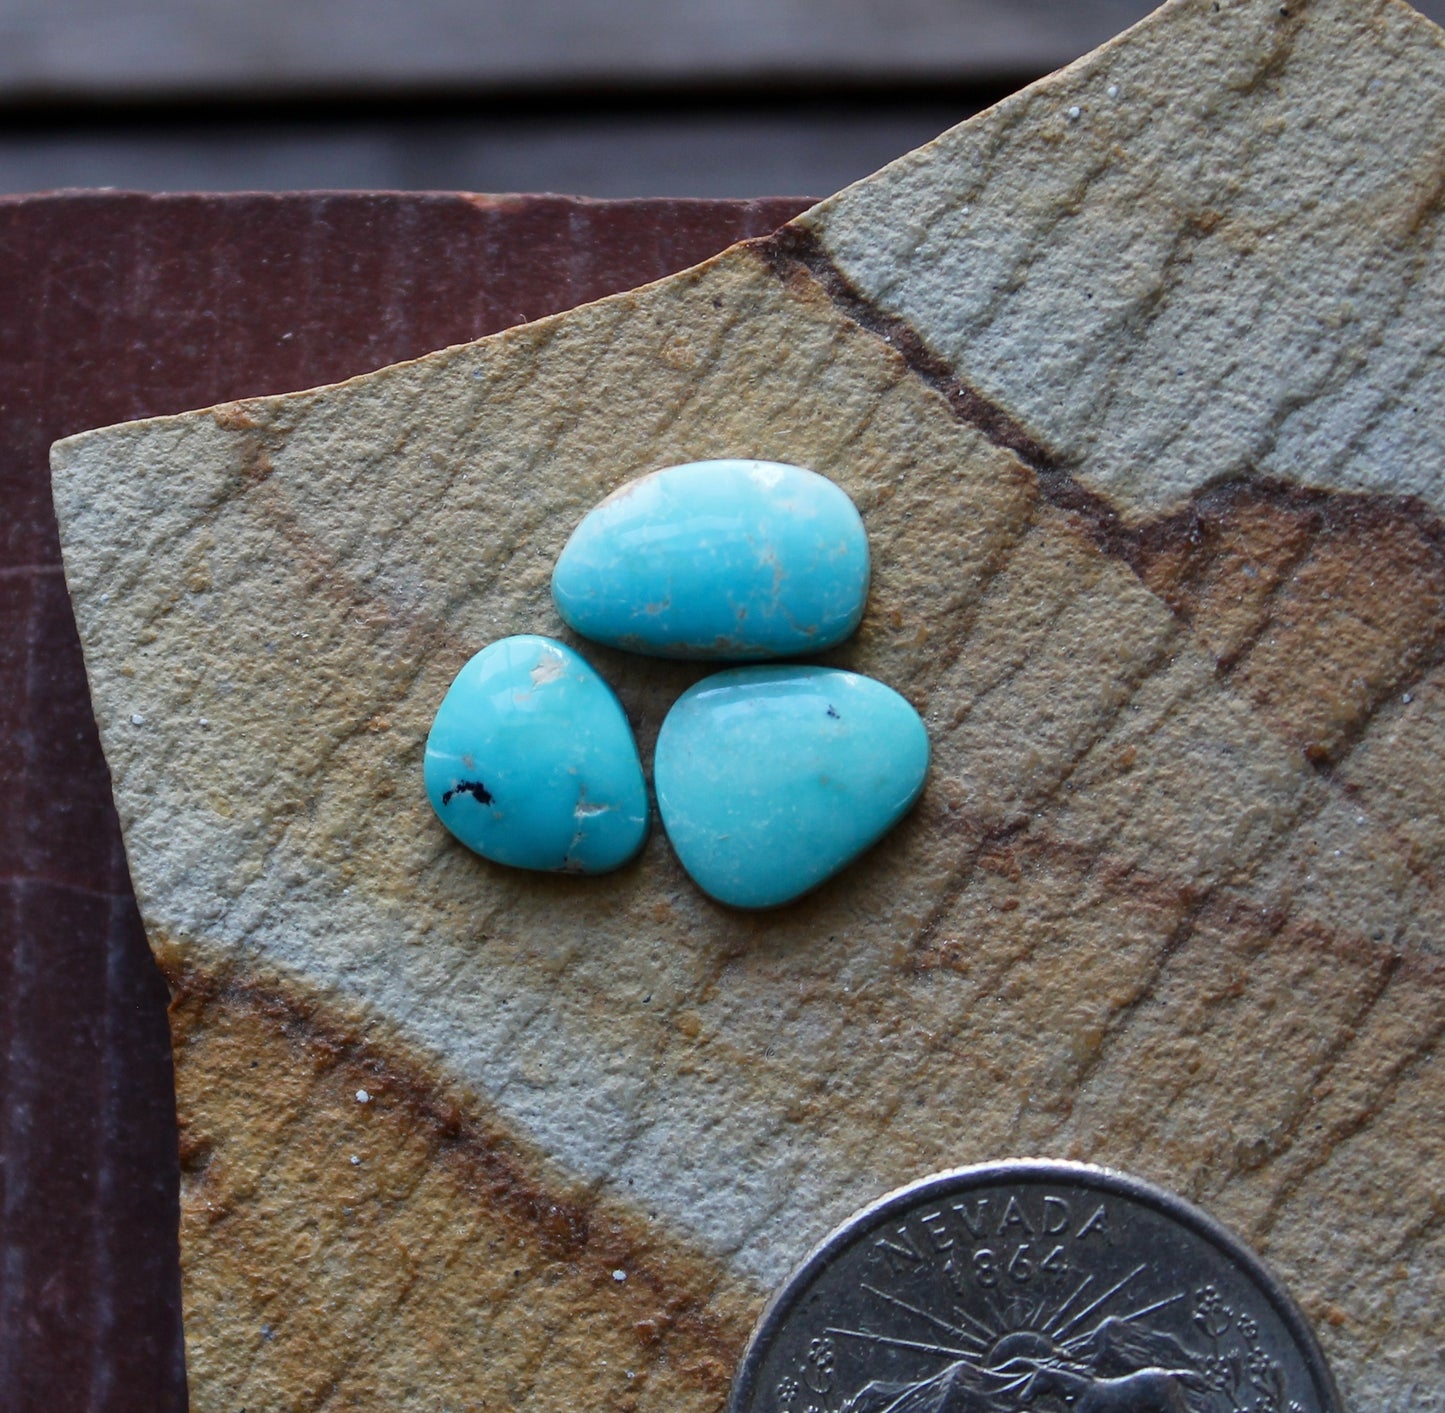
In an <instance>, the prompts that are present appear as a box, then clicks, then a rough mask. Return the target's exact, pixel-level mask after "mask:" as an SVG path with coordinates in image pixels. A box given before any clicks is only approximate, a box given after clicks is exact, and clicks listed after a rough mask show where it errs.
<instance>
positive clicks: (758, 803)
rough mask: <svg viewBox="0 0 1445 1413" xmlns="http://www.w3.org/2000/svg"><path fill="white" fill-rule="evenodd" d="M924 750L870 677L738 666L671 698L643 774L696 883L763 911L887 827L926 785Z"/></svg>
mask: <svg viewBox="0 0 1445 1413" xmlns="http://www.w3.org/2000/svg"><path fill="white" fill-rule="evenodd" d="M928 759H929V747H928V733H927V731H926V729H925V728H924V725H923V722H922V720H921V719H920V718H919V715H918V713H917V712H916V711H914V709H913V707H912V706H910V705H909V703H908V702H907V701H905V700H904V699H903V698H902V697H901V696H899V695H898V693H897V692H895V691H894V690H893V689H892V688H891V687H886V686H884V685H883V683H881V682H876V681H874V680H873V679H872V678H871V677H863V676H860V675H859V674H858V673H855V672H844V671H841V670H838V669H835V668H825V667H799V666H787V667H783V666H768V667H740V668H734V669H732V670H730V671H726V672H719V673H717V674H715V675H714V676H711V677H707V678H705V679H704V680H703V681H701V682H699V683H697V684H696V685H695V686H693V687H691V688H689V689H688V691H686V692H684V693H683V695H682V696H681V697H680V698H679V699H678V700H677V702H676V704H675V705H674V706H673V708H672V710H671V711H670V712H669V713H668V715H667V719H666V720H665V721H664V722H663V724H662V730H661V732H660V734H659V736H658V740H657V757H656V760H655V763H654V769H653V780H654V784H655V786H656V790H657V803H658V807H659V809H660V810H661V813H662V822H663V825H664V826H665V827H666V829H667V835H668V838H669V839H670V840H671V841H672V845H673V848H674V849H675V850H676V851H677V855H678V857H679V858H680V859H681V860H682V863H683V866H684V867H685V868H686V869H687V871H688V873H689V874H690V875H691V876H692V878H693V880H694V882H696V883H697V885H698V886H699V887H700V888H702V889H703V891H704V892H706V893H708V894H710V895H711V896H712V897H714V898H716V899H717V900H718V901H719V902H723V903H729V904H731V905H732V906H734V907H739V908H769V907H776V906H778V905H779V904H782V903H786V902H789V901H790V900H791V899H793V898H796V897H799V896H800V895H801V894H803V893H806V892H808V891H809V890H810V889H812V888H815V887H817V886H818V884H820V883H822V882H823V881H824V880H825V879H827V878H829V877H831V876H832V875H833V874H835V873H836V872H838V870H839V869H841V868H842V867H843V866H844V865H845V864H847V863H848V862H849V861H850V860H852V859H854V858H856V857H857V856H858V855H859V854H860V853H862V852H863V851H864V850H865V849H867V848H868V847H869V845H871V844H873V843H875V842H876V841H877V840H878V839H879V838H881V837H882V836H883V835H884V834H886V833H887V832H888V830H889V829H891V828H892V827H893V825H894V824H896V823H897V822H898V820H899V819H900V818H901V817H902V816H903V815H904V814H905V813H906V812H907V811H908V809H909V807H910V806H911V805H912V804H913V802H914V801H915V800H916V799H917V798H918V795H919V793H920V792H921V791H922V789H923V783H924V778H925V776H926V775H927V773H928Z"/></svg>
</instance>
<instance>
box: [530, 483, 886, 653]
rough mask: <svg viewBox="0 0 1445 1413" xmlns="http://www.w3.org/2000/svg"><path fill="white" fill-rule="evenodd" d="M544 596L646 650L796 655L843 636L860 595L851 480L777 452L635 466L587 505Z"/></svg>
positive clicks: (615, 638)
mask: <svg viewBox="0 0 1445 1413" xmlns="http://www.w3.org/2000/svg"><path fill="white" fill-rule="evenodd" d="M552 597H553V599H554V600H555V602H556V604H557V611H558V612H559V613H560V614H561V615H562V617H563V619H564V620H565V621H566V622H567V624H568V625H569V626H570V627H571V628H573V629H574V630H575V631H576V632H578V633H581V634H582V635H583V636H584V637H588V638H592V639H594V640H596V641H597V642H600V643H609V644H611V645H612V646H613V647H617V648H626V649H628V650H629V651H632V652H638V653H647V654H650V655H651V656H654V657H672V658H711V659H718V658H734V659H759V658H775V657H796V656H798V655H800V654H803V653H813V652H819V651H821V650H822V649H824V648H827V647H831V646H832V645H833V644H834V643H838V642H841V641H842V640H843V639H844V638H846V637H848V635H849V634H851V633H852V632H853V630H854V629H855V628H857V626H858V622H859V620H860V619H861V618H862V616H863V607H864V603H865V601H866V599H867V597H868V537H867V535H866V533H865V532H864V529H863V521H862V519H861V518H860V516H859V514H858V510H857V507H855V506H854V504H853V502H852V501H851V500H850V499H849V498H848V496H847V494H846V492H844V491H843V490H842V489H841V488H840V487H838V486H836V485H834V483H833V482H832V481H830V480H828V479H827V478H826V477H824V476H820V475H818V474H817V472H815V471H808V470H805V469H804V468H803V467H800V466H787V465H784V464H783V463H781V462H776V461H694V462H689V463H688V464H687V465H685V466H672V467H668V468H667V469H666V470H663V471H654V472H652V473H651V474H650V475H647V476H640V477H639V478H638V479H637V480H635V481H629V482H628V483H627V484H626V485H625V486H622V487H621V488H620V489H619V490H616V491H614V492H613V493H612V494H611V495H610V496H608V497H607V499H606V500H604V501H603V502H602V503H601V504H600V505H599V506H597V507H596V508H595V509H593V510H592V511H591V512H589V513H588V515H587V516H586V517H585V518H584V519H583V521H582V523H581V524H580V525H578V527H577V529H576V530H575V531H574V532H573V534H572V537H571V539H569V540H568V541H567V544H566V546H565V547H564V548H563V550H562V554H561V556H560V558H559V559H558V560H557V566H556V569H555V571H554V572H553V575H552Z"/></svg>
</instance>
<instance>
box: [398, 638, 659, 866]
mask: <svg viewBox="0 0 1445 1413" xmlns="http://www.w3.org/2000/svg"><path fill="white" fill-rule="evenodd" d="M423 771H424V775H425V780H426V792H427V797H428V798H429V799H430V800H431V803H432V808H433V809H434V810H436V812H437V817H438V818H439V819H440V820H441V822H442V823H443V824H445V825H446V827H447V828H448V829H450V830H451V832H452V833H453V834H455V835H456V837H457V838H458V839H460V840H461V841H462V843H463V844H465V845H466V846H467V847H468V848H469V849H474V850H475V851H476V852H477V853H479V854H481V855H483V857H485V858H489V859H492V860H493V861H494V862H496V863H503V864H512V865H514V866H515V867H517V868H534V869H546V870H552V871H561V872H565V873H606V872H607V871H608V870H609V869H614V868H617V867H618V866H619V865H621V864H624V863H626V862H627V860H628V859H630V858H631V857H632V856H633V855H634V854H635V853H636V852H637V851H638V850H639V849H640V848H641V847H642V842H643V840H644V839H645V838H646V837H647V787H646V786H645V784H644V783H643V779H642V764H641V762H640V761H639V760H638V758H637V745H636V742H634V740H633V739H632V729H631V727H629V726H628V724H627V717H626V715H625V714H624V712H623V710H622V705H621V703H620V702H618V700H617V698H616V697H615V696H614V695H613V692H612V689H611V688H610V687H609V686H608V685H607V683H606V682H604V681H603V680H602V678H601V677H599V676H598V675H597V673H596V672H595V671H593V669H592V668H591V667H590V666H589V665H588V664H587V663H586V662H585V661H584V660H583V659H582V658H581V657H579V656H578V655H577V653H575V652H574V651H573V650H572V649H571V648H569V647H567V646H566V645H565V644H564V643H558V642H554V641H553V640H552V639H550V638H539V637H533V636H530V635H527V636H522V637H516V638H503V639H502V640H501V641H500V642H497V643H492V644H491V645H490V646H489V647H486V648H483V649H482V651H481V652H479V653H478V654H477V655H476V656H475V657H474V658H472V660H471V661H470V662H468V663H467V665H466V666H465V667H463V668H462V670H461V671H460V672H459V673H458V674H457V677H456V680H455V681H454V682H453V683H452V685H451V687H450V688H449V689H448V691H447V694H446V696H445V697H444V698H443V700H442V704H441V706H440V707H439V708H438V710H437V714H436V720H435V722H434V723H433V724H432V729H431V735H430V736H428V738H427V743H426V760H425V765H424V767H423Z"/></svg>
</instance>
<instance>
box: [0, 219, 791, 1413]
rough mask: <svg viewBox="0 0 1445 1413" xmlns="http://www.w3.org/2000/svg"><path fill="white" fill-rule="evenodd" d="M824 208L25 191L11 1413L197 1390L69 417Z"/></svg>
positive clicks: (167, 1131) (4, 888)
mask: <svg viewBox="0 0 1445 1413" xmlns="http://www.w3.org/2000/svg"><path fill="white" fill-rule="evenodd" d="M803 204H804V203H802V202H800V201H796V200H794V201H784V202H761V201H760V202H732V203H717V202H712V203H709V202H633V203H586V202H580V201H574V200H568V199H563V198H528V199H518V200H512V201H491V200H482V199H476V198H466V197H457V196H419V197H407V196H396V195H391V196H385V195H383V196H366V195H354V196H334V195H333V196H314V195H312V196H296V197H268V196H248V197H235V198H215V197H212V198H204V197H174V198H147V197H140V196H134V195H131V196H118V195H103V194H89V195H71V196H57V197H51V198H37V199H29V200H13V199H12V200H0V504H3V506H4V508H5V515H4V517H3V518H0V796H3V799H4V802H5V805H4V808H3V810H0V919H3V922H0V1408H3V1409H4V1410H6V1413H70V1410H77V1413H79V1410H86V1413H130V1410H135V1413H172V1410H178V1409H183V1408H184V1407H185V1406H186V1394H185V1377H184V1369H183V1363H182V1354H181V1332H180V1316H179V1276H178V1266H177V1247H176V1225H177V1219H178V1208H177V1181H178V1179H177V1166H176V1134H175V1110H174V1102H173V1098H172V1088H171V1062H170V1053H169V1038H168V1032H167V1027H166V1018H165V1006H166V999H167V998H166V993H165V987H164V985H163V984H162V982H161V979H160V976H159V974H158V973H157V971H156V969H155V967H154V965H153V963H152V961H151V958H150V953H149V950H148V949H147V947H146V943H145V938H144V935H143V933H142V930H141V926H140V921H139V917H138V914H137V911H136V907H135V900H134V897H133V896H132V894H131V891H130V885H129V880H128V876H127V872H126V865H125V858H124V854H123V851H122V849H121V845H120V836H119V827H118V823H117V821H116V818H115V813H114V809H113V807H112V805H111V800H110V790H109V782H108V778H107V775H106V769H105V762H104V760H103V759H102V757H101V754H100V747H99V742H98V739H97V736H96V732H95V726H94V722H93V720H92V717H91V712H90V703H89V696H88V694H87V690H86V683H85V675H84V668H83V664H82V661H81V657H80V649H79V644H78V641H77V639H76V635H75V627H74V622H73V620H72V618H71V614H70V605H69V600H68V599H67V597H66V594H65V585H64V580H63V577H62V575H61V573H60V559H59V546H58V541H57V537H56V528H55V522H54V517H53V514H52V511H51V506H50V496H49V481H48V475H47V469H46V453H47V449H48V446H49V443H50V442H51V441H52V440H53V439H54V438H56V437H59V436H62V435H64V434H66V433H68V432H74V431H78V430H81V429H82V428H85V427H90V426H95V425H99V424H102V423H106V422H111V421H115V420H118V419H123V418H130V417H141V416H146V415H150V414H155V413H162V412H172V411H179V410H181V409H183V408H186V407H194V406H203V405H206V404H209V403H212V402H216V401H219V400H224V399H228V398H235V397H240V396H245V395H247V394H255V393H263V392H274V391H281V390H284V389H287V388H293V387H300V386H304V385H307V384H311V383H315V382H324V381H330V380H333V379H338V378H344V377H347V376H350V375H351V374H354V373H359V372H362V371H365V370H366V369H369V368H373V367H376V366H378V365H380V364H384V363H388V362H392V361H395V360H397V359H402V358H408V357H413V356H415V355H418V354H420V353H423V352H425V351H427V350H428V349H431V348H435V347H439V346H441V345H444V344H448V343H454V342H459V341H461V340H465V339H469V338H474V337H478V336H480V335H482V334H485V333H489V332H492V331H494V330H496V329H499V328H502V327H505V326H506V325H508V324H512V323H516V322H518V321H521V320H524V319H530V318H536V317H538V316H539V315H542V314H547V313H551V312H553V311H555V310H559V309H564V308H567V307H569V306H571V305H573V304H576V303H580V302H582V301H584V300H588V299H595V298H598V297H600V296H602V295H605V294H607V293H610V292H612V291H614V290H618V289H624V288H629V287H631V286H633V285H635V284H639V283H641V282H643V281H647V280H652V279H657V278H660V277H661V276H663V275H666V274H669V273H671V272H672V271H674V270H677V269H681V268H684V267H685V266H687V265H689V264H692V263H695V262H697V261H698V260H701V259H704V258H706V257H707V256H708V255H711V254H713V253H714V252H715V251H717V250H719V249H721V248H723V247H724V246H726V245H728V244H730V243H731V242H732V241H733V240H735V239H738V238H742V237H745V236H750V235H758V234H761V233H763V232H765V231H767V230H770V229H771V228H773V227H774V226H776V225H777V224H779V223H780V222H781V221H783V220H785V219H787V218H788V217H790V216H792V215H793V214H795V213H796V212H797V210H798V209H800V207H801V206H802V205H803Z"/></svg>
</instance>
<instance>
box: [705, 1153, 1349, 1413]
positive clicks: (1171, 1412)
mask: <svg viewBox="0 0 1445 1413" xmlns="http://www.w3.org/2000/svg"><path fill="white" fill-rule="evenodd" d="M1024 1409H1028V1410H1032V1413H1340V1403H1339V1398H1338V1394H1337V1393H1336V1391H1335V1388H1334V1384H1333V1382H1332V1380H1331V1378H1330V1375H1329V1371H1328V1368H1327V1366H1326V1365H1325V1362H1324V1356H1323V1355H1322V1354H1321V1352H1320V1349H1319V1346H1318V1345H1317V1343H1316V1342H1315V1339H1314V1336H1313V1334H1312V1333H1311V1331H1310V1329H1309V1327H1308V1325H1307V1324H1306V1322H1305V1320H1304V1317H1303V1316H1302V1315H1301V1314H1300V1312H1299V1311H1298V1309H1297V1308H1296V1307H1295V1305H1294V1304H1293V1302H1292V1301H1291V1300H1290V1298H1289V1296H1288V1295H1287V1294H1286V1293H1285V1291H1284V1290H1283V1288H1282V1287H1281V1286H1280V1285H1279V1284H1278V1282H1277V1281H1276V1280H1275V1279H1274V1278H1273V1277H1272V1276H1271V1275H1270V1274H1269V1273H1268V1272H1267V1271H1266V1270H1265V1268H1264V1267H1263V1266H1262V1265H1261V1264H1260V1262H1259V1261H1258V1260H1257V1259H1256V1258H1255V1257H1254V1256H1253V1255H1252V1254H1251V1253H1250V1252H1249V1251H1248V1250H1247V1249H1246V1248H1245V1247H1244V1246H1243V1245H1242V1244H1241V1243H1240V1242H1239V1241H1238V1240H1237V1239H1236V1238H1234V1237H1233V1236H1231V1235H1230V1234H1229V1233H1228V1232H1227V1231H1225V1229H1224V1228H1222V1227H1220V1226H1219V1225H1218V1224H1217V1223H1215V1222H1214V1221H1213V1220H1212V1219H1210V1218H1209V1217H1207V1216H1205V1215H1204V1213H1202V1212H1200V1211H1199V1210H1198V1209H1196V1208H1194V1207H1192V1206H1190V1205H1189V1204H1188V1203H1185V1202H1184V1201H1182V1200H1181V1199H1179V1198H1177V1197H1173V1196H1171V1195H1170V1194H1168V1193H1165V1192H1163V1191H1161V1190H1159V1189H1157V1188H1154V1187H1152V1186H1150V1185H1149V1184H1146V1183H1143V1182H1141V1181H1139V1180H1138V1179H1134V1178H1129V1177H1126V1176H1125V1175H1123V1174H1119V1173H1112V1172H1108V1171H1106V1170H1104V1169H1100V1168H1093V1167H1088V1166H1086V1165H1083V1164H1075V1163H1050V1162H1028V1163H999V1164H992V1165H988V1166H985V1167H980V1168H969V1169H961V1170H959V1171H957V1172H953V1173H945V1174H941V1175H940V1176H938V1177H935V1178H929V1179H926V1180H925V1181H923V1182H921V1183H917V1184H914V1185H913V1186H912V1187H909V1188H905V1189H903V1190H902V1191H900V1192H897V1193H894V1194H892V1195H890V1196H889V1197H885V1198H884V1199H882V1200H881V1201H880V1202H878V1203H875V1204H874V1205H873V1206H871V1207H869V1208H867V1209H866V1210H865V1211H863V1212H861V1213H859V1214H858V1215H857V1216H856V1217H854V1218H853V1219H852V1220H851V1221H850V1222H849V1223H847V1224H846V1225H845V1226H844V1227H842V1228H841V1229H840V1230H839V1231H837V1232H835V1233H834V1234H833V1236H831V1237H830V1238H828V1240H827V1241H825V1242H824V1243H823V1245H822V1246H820V1247H819V1248H818V1249H817V1250H816V1251H815V1252H814V1253H813V1254H812V1256H810V1257H809V1258H808V1260H807V1261H806V1262H805V1263H804V1265H803V1266H802V1267H801V1268H800V1270H799V1271H798V1272H797V1273H796V1274H795V1275H794V1276H793V1277H792V1279H791V1280H790V1281H789V1282H788V1284H787V1285H786V1286H785V1287H784V1288H783V1290H782V1291H781V1292H779V1294H778V1296H777V1297H776V1298H775V1299H774V1301H773V1303H772V1304H771V1305H770V1306H769V1307H768V1309H767V1310H766V1311H765V1312H764V1314H763V1316H762V1318H761V1319H760V1321H759V1323H758V1327H757V1329H756V1330H755V1331H754V1334H753V1338H752V1340H751V1341H750V1343H749V1346H748V1349H747V1352H746V1353H745V1355H744V1357H743V1363H742V1366H741V1368H740V1369H739V1372H738V1377H737V1379H736V1381H735V1383H734V1386H733V1395H732V1400H731V1403H730V1405H729V1413H1019V1410H1024Z"/></svg>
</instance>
